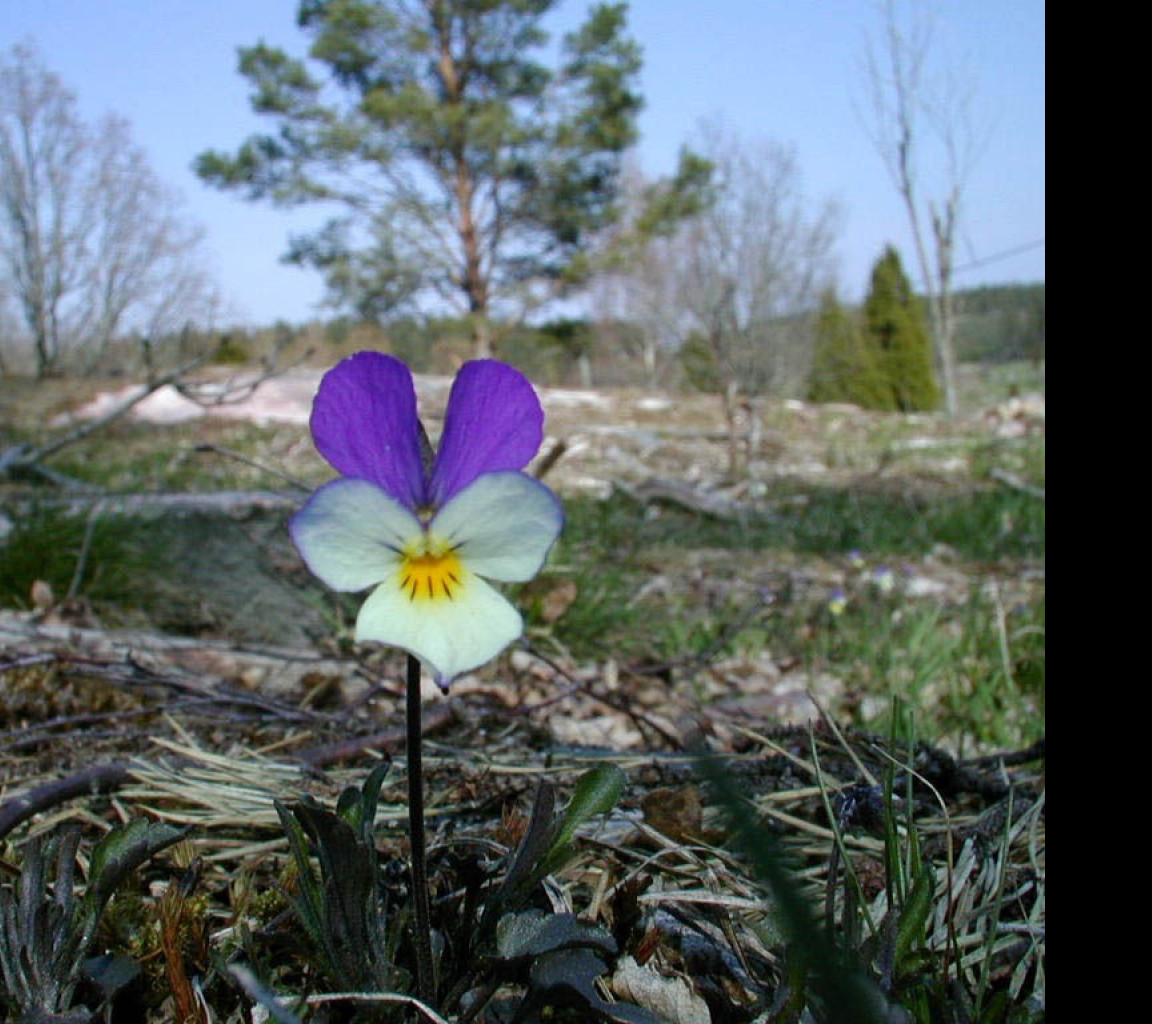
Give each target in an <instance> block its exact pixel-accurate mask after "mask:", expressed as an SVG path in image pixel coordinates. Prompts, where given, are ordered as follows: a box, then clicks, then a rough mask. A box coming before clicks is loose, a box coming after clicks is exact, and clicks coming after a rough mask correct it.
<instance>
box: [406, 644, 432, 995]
mask: <svg viewBox="0 0 1152 1024" xmlns="http://www.w3.org/2000/svg"><path fill="white" fill-rule="evenodd" d="M406 689H407V694H408V699H407V701H406V714H407V724H408V739H407V756H408V841H409V844H410V846H411V849H412V910H413V915H414V916H415V925H416V927H415V934H414V938H415V942H416V987H417V991H418V992H419V994H420V999H421V1000H422V1001H423V1002H424V1003H426V1004H428V1005H429V1006H434V1005H435V998H436V982H435V973H434V967H433V964H432V918H431V914H430V913H429V909H428V907H429V904H428V864H427V857H426V854H425V847H424V760H423V756H422V753H421V733H422V730H421V720H420V661H419V659H417V658H414V657H413V656H412V655H411V654H409V655H408V685H407V688H406Z"/></svg>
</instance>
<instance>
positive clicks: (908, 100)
mask: <svg viewBox="0 0 1152 1024" xmlns="http://www.w3.org/2000/svg"><path fill="white" fill-rule="evenodd" d="M906 6H907V8H908V9H907V11H906V12H904V11H902V10H901V9H900V8H901V3H900V0H883V3H882V6H881V9H880V16H881V19H882V26H881V32H882V37H881V39H880V40H879V42H877V41H876V40H869V42H868V44H867V45H866V47H865V54H864V77H865V84H866V86H867V90H868V96H869V98H870V100H871V111H870V112H869V113H868V114H866V115H865V120H866V122H867V128H868V131H869V134H870V137H871V140H872V143H873V145H874V146H875V147H876V150H877V152H878V153H879V154H880V156H881V158H882V159H883V161H884V164H885V166H886V167H887V169H888V173H889V174H890V175H891V177H892V181H893V183H894V184H895V186H896V190H897V191H898V192H899V194H900V199H901V201H902V203H903V204H904V209H905V212H906V214H907V216H908V225H909V228H910V230H911V233H912V242H913V246H914V247H915V250H916V265H917V269H918V271H919V274H920V279H921V285H922V287H923V289H924V294H925V295H926V297H927V299H928V308H929V316H930V321H931V325H932V339H933V346H934V348H935V353H936V368H937V371H938V373H939V375H940V384H941V387H942V389H943V392H944V406H945V409H946V411H947V412H948V415H950V416H954V415H955V414H956V412H957V389H956V353H955V343H954V336H955V327H956V312H955V304H954V296H953V284H952V279H953V271H954V267H955V250H956V238H957V232H958V230H959V227H960V223H961V218H962V214H963V209H962V208H963V199H964V192H965V189H966V187H967V184H968V180H969V177H970V175H971V173H972V170H973V167H974V166H975V162H976V159H977V157H978V155H979V151H980V148H981V145H980V143H981V140H980V133H979V132H978V131H977V129H976V127H975V125H974V123H973V117H972V106H973V98H974V93H973V89H972V86H971V84H970V83H969V82H967V81H966V80H965V79H964V78H963V77H962V76H961V75H960V74H959V72H958V71H957V70H956V69H955V68H949V69H946V70H945V72H943V73H941V74H939V75H935V76H933V74H932V71H931V68H930V64H929V61H930V57H931V55H932V38H933V19H932V11H931V9H930V8H929V7H926V6H925V5H924V4H922V3H921V2H919V0H915V2H912V3H909V4H907V5H906ZM929 143H932V144H935V150H934V154H933V156H934V159H933V160H932V161H931V163H932V166H931V167H929V166H928V164H929V160H928V158H926V156H925V150H926V149H927V148H928V144H929Z"/></svg>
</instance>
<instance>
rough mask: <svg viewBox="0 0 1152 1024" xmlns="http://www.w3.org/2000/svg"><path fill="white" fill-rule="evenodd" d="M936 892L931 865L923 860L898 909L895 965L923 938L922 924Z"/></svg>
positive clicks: (902, 960) (924, 922) (929, 911)
mask: <svg viewBox="0 0 1152 1024" xmlns="http://www.w3.org/2000/svg"><path fill="white" fill-rule="evenodd" d="M935 894H936V878H935V875H934V874H933V871H932V865H931V864H930V863H929V862H928V861H925V862H924V865H923V867H922V868H921V870H920V873H919V874H918V875H917V876H916V880H915V882H913V884H912V891H911V892H910V893H909V894H908V900H907V902H906V903H905V904H904V906H903V907H902V908H901V910H900V924H899V926H898V928H897V929H896V965H897V970H899V968H900V965H901V964H902V963H903V962H904V961H905V960H906V958H907V957H908V955H909V954H910V953H911V952H913V951H914V949H915V946H916V945H917V944H918V943H921V942H923V940H924V926H925V924H926V923H927V921H928V915H929V914H931V912H932V899H933V897H934V896H935Z"/></svg>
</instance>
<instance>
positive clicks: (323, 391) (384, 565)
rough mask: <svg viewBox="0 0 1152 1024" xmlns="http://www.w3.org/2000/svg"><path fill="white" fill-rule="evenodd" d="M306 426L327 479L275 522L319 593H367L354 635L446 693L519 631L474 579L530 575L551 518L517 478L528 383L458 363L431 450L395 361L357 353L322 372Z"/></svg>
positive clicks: (532, 402)
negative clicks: (283, 526)
mask: <svg viewBox="0 0 1152 1024" xmlns="http://www.w3.org/2000/svg"><path fill="white" fill-rule="evenodd" d="M311 427H312V438H313V440H314V442H315V444H316V448H317V450H318V451H319V452H320V454H321V455H323V456H324V458H325V459H326V460H327V461H328V462H329V463H330V464H331V465H332V467H333V468H334V469H336V470H337V471H338V472H339V473H340V474H341V476H340V478H339V479H337V480H333V481H332V482H330V483H327V484H325V485H324V486H322V487H321V488H320V489H319V490H318V491H316V493H315V494H313V495H312V497H311V498H309V499H308V501H307V502H306V503H305V505H304V506H303V508H301V509H300V511H299V512H297V513H296V514H295V515H294V516H293V517H292V522H291V524H290V527H289V530H290V532H291V536H292V540H293V542H294V543H295V545H296V548H297V550H299V552H300V554H301V556H302V557H303V559H304V561H305V563H306V564H307V566H308V568H309V569H310V570H311V571H312V572H313V573H314V574H315V575H316V576H318V577H319V578H320V579H321V580H322V581H323V582H324V583H326V584H327V585H328V586H330V587H331V588H332V589H334V590H340V591H360V590H366V589H368V588H369V587H372V588H374V589H373V590H372V593H371V594H370V595H369V596H368V598H367V599H366V600H365V602H364V604H363V605H362V606H361V608H360V613H359V615H358V617H357V619H356V639H357V641H366V640H374V641H377V642H379V643H382V644H389V645H392V646H395V647H400V648H402V649H403V650H406V651H408V652H409V653H411V654H413V655H415V656H416V657H418V658H419V659H420V660H421V661H423V662H424V663H425V664H427V665H428V666H429V667H430V668H431V669H432V672H433V674H434V676H435V678H436V681H437V683H439V685H440V686H441V687H442V688H445V689H446V688H447V686H448V683H449V682H450V681H451V680H452V678H453V677H455V676H458V675H460V674H461V673H462V672H467V671H468V670H470V669H473V668H476V667H477V666H479V665H482V664H483V663H484V662H486V661H488V660H490V659H491V658H493V657H495V656H496V655H497V654H499V653H500V651H502V650H503V649H504V648H505V647H506V646H507V645H508V644H510V643H511V642H512V641H513V640H515V639H516V638H517V637H518V636H520V634H521V632H522V631H523V625H524V624H523V620H522V619H521V617H520V614H519V612H517V611H516V609H515V608H513V607H512V605H511V604H509V602H508V601H507V600H506V599H505V598H504V597H503V596H501V595H500V594H499V593H498V592H497V591H496V590H495V588H493V587H492V586H491V585H489V584H488V583H487V582H486V581H485V578H486V579H489V580H497V581H502V582H522V581H524V580H529V579H531V578H532V577H533V576H535V575H536V573H537V572H539V571H540V568H541V566H543V564H544V559H545V557H546V556H547V554H548V551H549V549H550V548H551V547H552V544H553V543H554V542H555V540H556V538H557V536H559V534H560V529H561V527H562V526H563V522H564V516H563V512H562V510H561V507H560V502H559V501H558V500H557V498H556V496H555V495H554V494H553V493H552V492H551V491H550V490H549V489H548V488H547V487H545V486H544V485H543V484H542V483H540V482H539V481H537V480H534V479H533V478H532V477H530V476H528V475H526V474H525V473H523V472H521V470H523V468H524V467H525V466H526V465H527V464H528V462H529V461H530V460H531V459H532V457H533V456H534V455H535V454H536V452H537V451H538V450H539V448H540V442H541V440H542V439H543V430H544V412H543V410H542V409H541V407H540V401H539V399H538V398H537V397H536V393H535V392H534V391H533V389H532V385H531V384H530V383H529V382H528V380H527V379H526V378H525V377H524V376H523V375H521V374H520V373H519V372H518V371H516V370H514V369H513V368H512V367H510V366H507V365H505V364H504V363H500V362H496V361H495V360H476V361H474V362H470V363H466V364H465V365H464V366H463V367H462V368H461V369H460V372H459V373H458V374H457V375H456V379H455V381H454V382H453V384H452V390H451V393H450V394H449V397H448V408H447V412H446V413H445V417H444V430H443V432H442V435H441V438H440V445H439V448H438V450H437V451H436V452H435V454H434V455H433V454H432V451H431V446H430V445H429V444H428V441H427V438H426V435H425V434H424V429H423V426H422V425H421V423H420V420H419V418H418V417H417V413H416V390H415V387H414V385H413V382H412V374H411V373H410V372H409V370H408V367H407V366H405V365H404V363H402V362H401V361H400V360H399V359H396V358H395V357H393V356H389V355H385V354H383V353H380V352H360V353H358V354H357V355H354V356H351V357H349V358H348V359H345V360H344V361H343V362H341V363H339V364H338V365H336V366H335V367H333V368H332V369H331V370H329V371H328V373H326V374H325V375H324V378H323V379H322V380H321V382H320V388H319V391H318V392H317V394H316V399H315V401H314V403H313V406H312V419H311Z"/></svg>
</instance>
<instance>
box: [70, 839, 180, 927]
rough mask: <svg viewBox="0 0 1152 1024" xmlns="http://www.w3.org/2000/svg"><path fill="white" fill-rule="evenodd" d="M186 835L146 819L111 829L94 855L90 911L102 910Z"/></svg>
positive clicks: (94, 850) (88, 898) (89, 897)
mask: <svg viewBox="0 0 1152 1024" xmlns="http://www.w3.org/2000/svg"><path fill="white" fill-rule="evenodd" d="M187 832H188V830H187V829H183V828H176V827H175V826H173V825H165V824H163V823H162V822H155V821H149V820H148V819H147V818H133V819H132V820H131V821H129V822H128V823H127V824H125V825H119V826H117V827H116V828H114V829H112V831H111V832H109V833H108V834H107V835H106V836H104V838H103V839H101V840H100V842H98V843H97V844H96V847H95V849H93V851H92V861H91V867H90V868H89V871H88V877H89V886H88V892H87V894H86V896H85V902H86V903H87V904H88V906H89V907H90V908H98V907H103V906H104V904H105V903H106V902H107V901H108V899H109V897H110V896H111V895H112V893H113V892H114V891H115V890H116V888H117V886H119V885H120V883H121V882H122V881H123V880H124V879H125V878H126V877H127V876H128V875H129V874H131V873H132V872H133V871H135V870H136V869H137V868H138V867H140V865H142V864H143V863H145V862H146V861H148V860H149V859H151V858H152V857H154V856H155V855H156V854H158V853H159V852H160V851H161V850H164V849H166V848H167V847H169V846H171V845H172V844H173V843H177V842H179V841H180V840H181V839H183V838H184V836H185V835H187Z"/></svg>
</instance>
